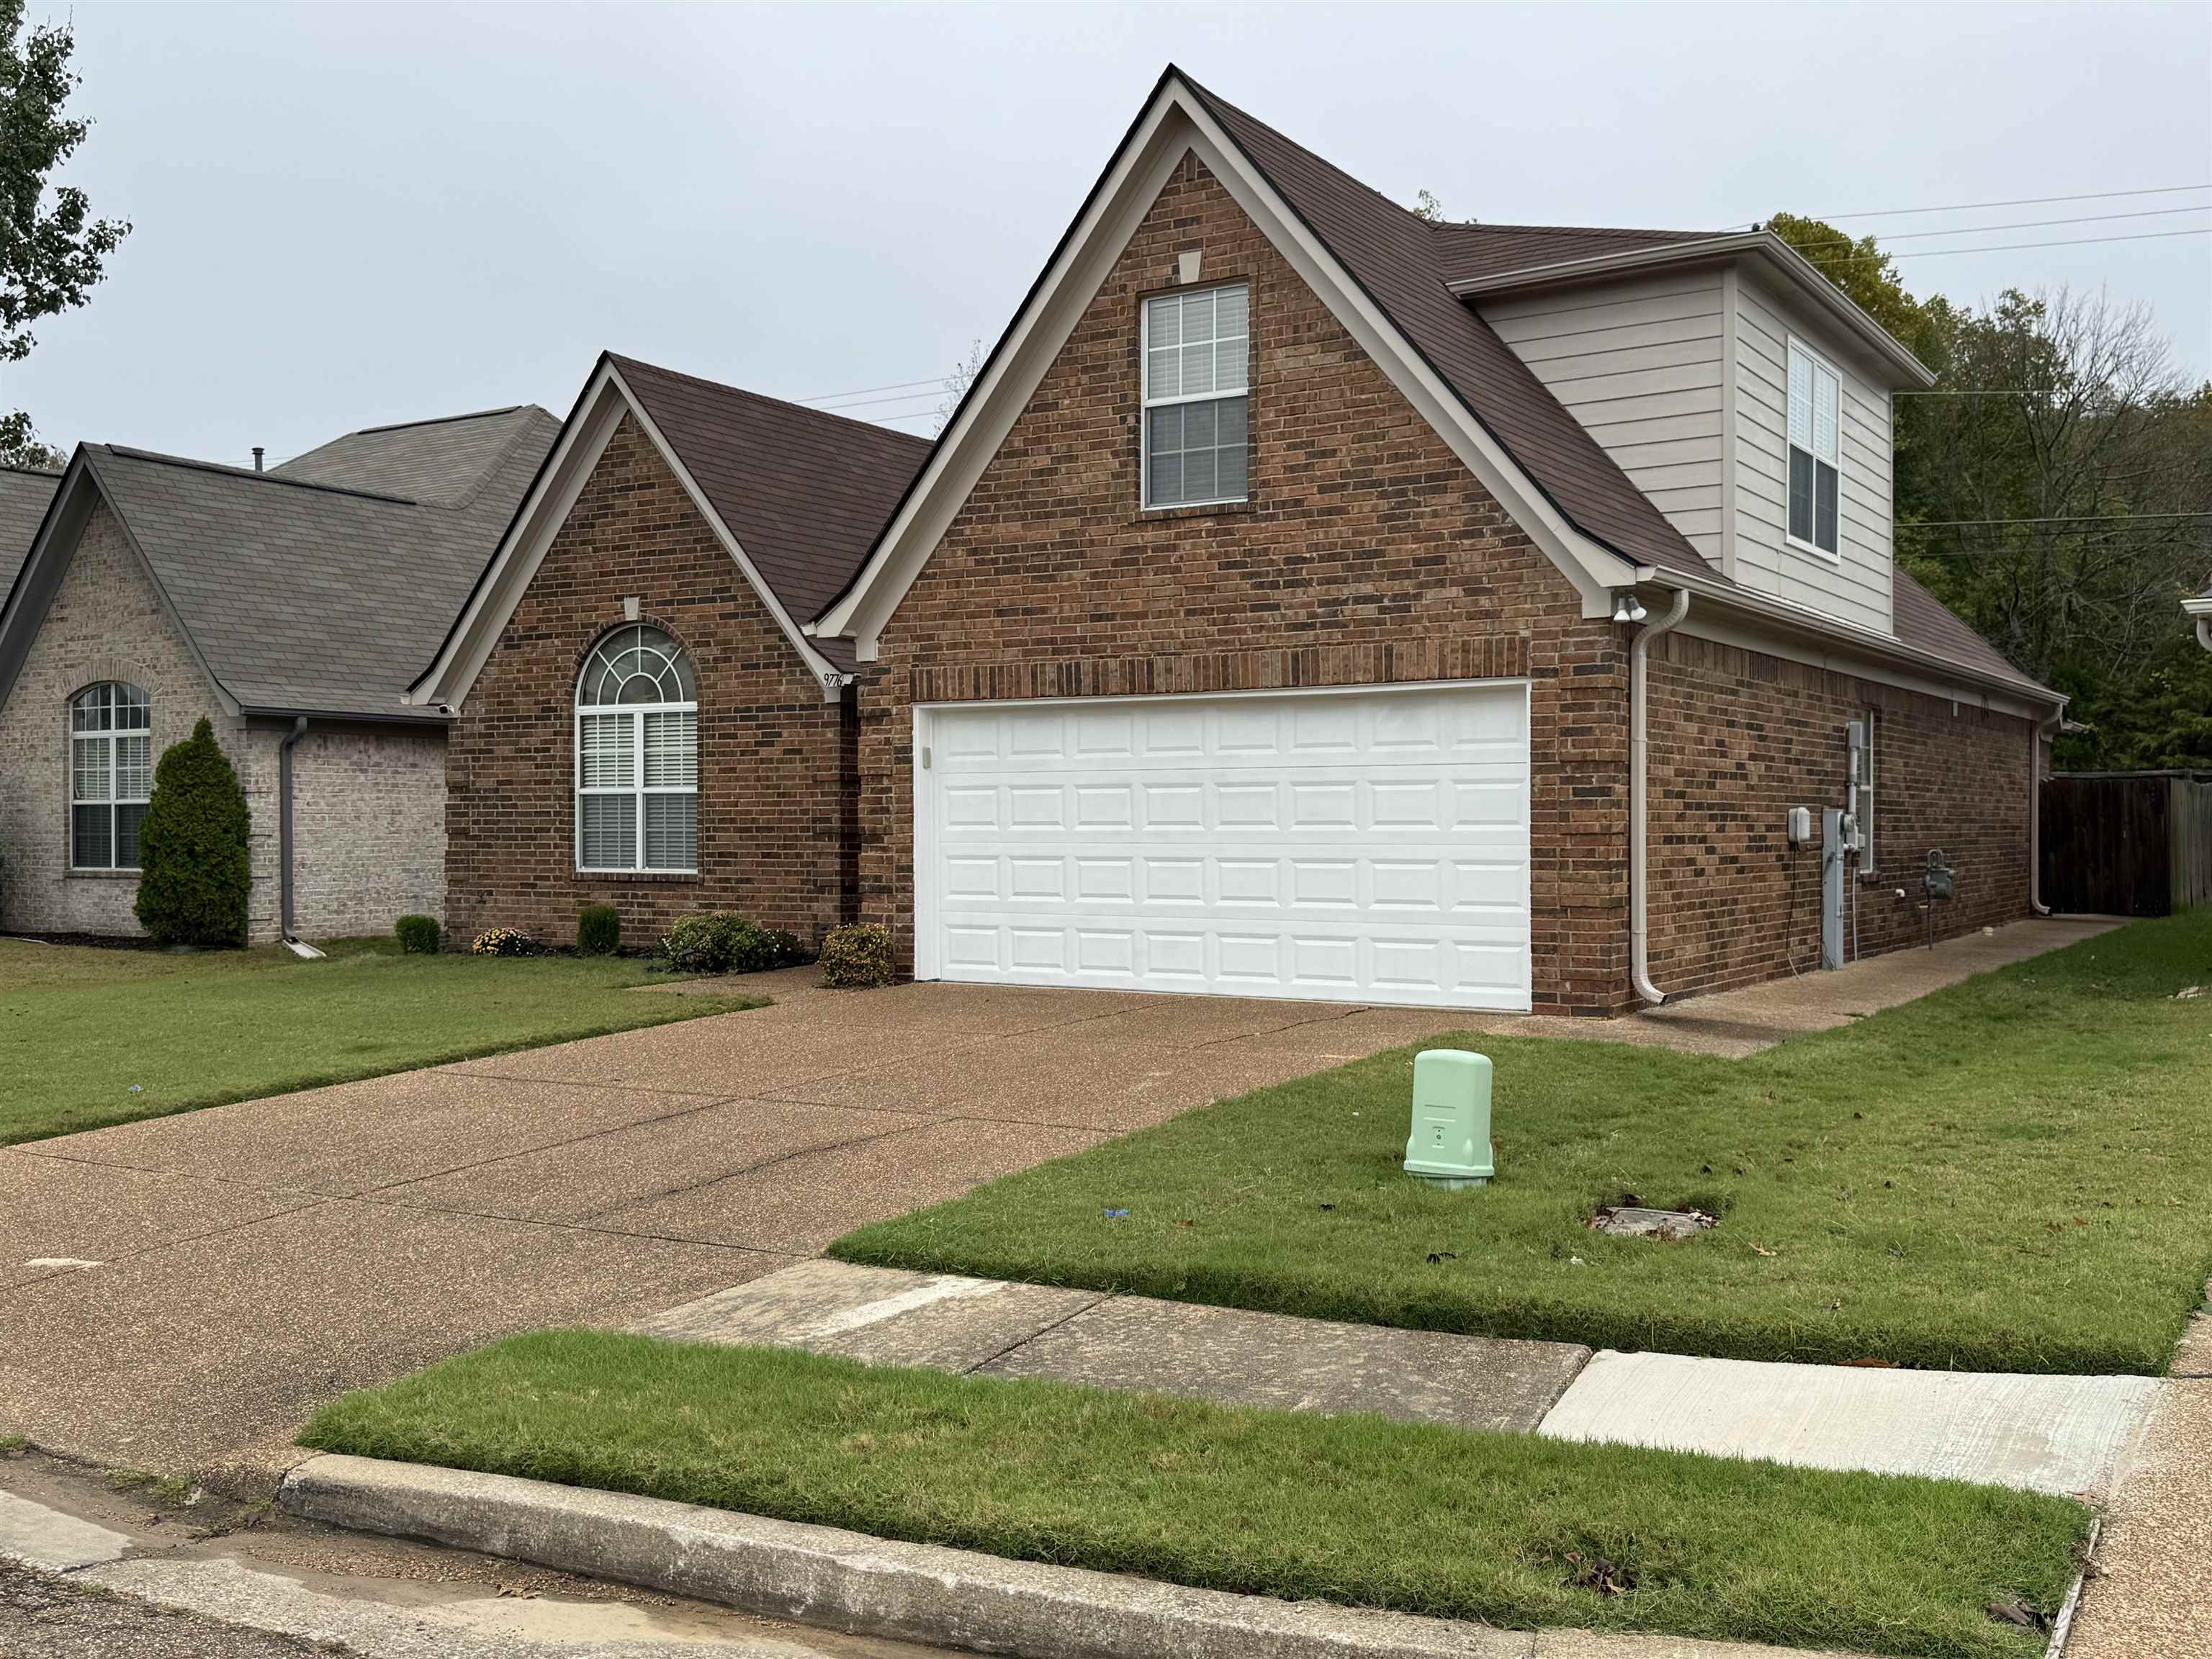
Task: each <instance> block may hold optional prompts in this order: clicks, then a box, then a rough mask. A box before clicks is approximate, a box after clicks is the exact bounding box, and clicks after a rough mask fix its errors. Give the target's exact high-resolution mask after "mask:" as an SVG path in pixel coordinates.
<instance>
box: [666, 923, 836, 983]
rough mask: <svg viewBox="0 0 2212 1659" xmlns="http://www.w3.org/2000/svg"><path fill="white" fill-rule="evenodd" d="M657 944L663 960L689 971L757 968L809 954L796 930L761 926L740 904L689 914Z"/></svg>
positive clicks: (780, 964)
mask: <svg viewBox="0 0 2212 1659" xmlns="http://www.w3.org/2000/svg"><path fill="white" fill-rule="evenodd" d="M657 948H658V951H659V955H660V957H661V959H662V960H663V961H665V963H667V964H668V965H669V966H670V967H671V968H672V969H676V971H678V973H684V974H757V973H760V972H762V971H763V970H764V969H770V968H788V967H790V966H791V965H792V964H793V963H800V962H804V961H805V960H806V949H805V946H804V945H801V944H799V936H798V935H797V934H796V933H786V932H785V931H784V930H783V929H782V928H781V927H755V926H754V925H753V924H752V923H751V922H750V921H746V920H745V918H744V917H743V916H741V915H738V913H737V912H736V911H734V910H708V911H707V912H705V913H703V914H702V915H696V916H686V917H684V920H683V921H679V922H678V923H677V924H676V926H674V927H671V928H670V929H669V930H668V933H667V935H666V936H665V938H664V939H661V941H660V943H659V946H658V947H657Z"/></svg>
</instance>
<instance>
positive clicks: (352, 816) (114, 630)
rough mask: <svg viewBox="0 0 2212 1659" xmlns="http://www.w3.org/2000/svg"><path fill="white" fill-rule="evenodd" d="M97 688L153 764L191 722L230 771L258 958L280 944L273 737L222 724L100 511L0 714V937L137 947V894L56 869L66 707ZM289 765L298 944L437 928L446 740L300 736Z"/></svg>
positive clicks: (262, 729) (123, 881)
mask: <svg viewBox="0 0 2212 1659" xmlns="http://www.w3.org/2000/svg"><path fill="white" fill-rule="evenodd" d="M101 680H125V681H128V682H130V683H131V684H134V685H137V686H141V687H143V688H144V690H146V691H147V693H148V694H149V697H150V698H151V701H152V716H153V737H154V752H155V756H156V757H158V756H159V755H160V754H161V751H162V750H164V749H166V748H167V747H168V746H169V745H170V744H173V743H177V742H180V741H181V740H183V739H184V738H187V737H190V736H191V730H192V726H193V724H194V723H195V722H196V721H197V720H200V719H201V718H202V717H203V716H204V717H205V718H207V719H209V720H212V721H213V722H214V723H215V731H216V741H217V742H219V743H220V744H222V747H223V750H224V752H225V753H227V754H228V756H229V757H230V760H231V764H232V765H234V767H236V768H237V769H238V778H239V782H240V785H241V786H242V787H244V789H245V791H246V805H247V807H248V809H249V810H250V811H252V870H253V893H252V898H251V900H250V901H249V902H248V905H247V924H248V928H249V932H250V934H251V937H252V939H253V940H254V942H255V943H257V944H259V943H265V942H267V941H270V940H272V939H276V937H277V935H278V929H279V917H278V904H279V890H278V880H277V866H276V860H277V852H278V848H277V796H276V759H277V749H278V745H279V744H281V743H282V741H283V735H284V731H285V729H286V728H284V727H283V726H267V725H249V724H247V723H246V722H245V721H242V720H237V719H234V718H233V717H231V716H230V715H228V714H226V713H225V712H224V710H223V708H222V701H221V699H220V698H219V697H218V696H217V695H216V690H215V687H214V685H213V684H210V681H209V679H208V678H207V675H206V673H205V672H204V671H203V670H202V669H201V667H200V665H199V662H198V659H197V658H196V657H195V656H194V654H193V653H192V650H191V645H190V644H189V642H188V641H186V640H185V635H184V634H183V632H182V631H181V630H180V629H179V628H178V627H177V625H176V623H174V622H173V620H172V619H171V617H170V616H169V614H168V611H167V608H166V607H165V606H164V605H162V603H161V595H160V594H159V593H158V592H156V591H155V587H154V585H153V584H152V582H150V581H149V580H148V579H147V576H146V573H145V569H144V568H143V566H142V565H141V564H140V563H139V562H138V557H137V555H136V554H135V553H133V552H132V551H131V548H130V546H129V544H127V543H126V542H125V539H124V537H123V531H122V526H120V525H119V524H118V523H117V521H116V520H115V518H114V516H113V514H112V513H110V512H109V511H108V509H107V508H106V507H105V506H101V507H97V508H95V509H94V512H93V513H92V515H91V517H90V518H89V519H88V520H87V522H86V525H85V529H84V533H83V535H82V538H80V540H79V542H78V544H77V549H76V556H75V557H74V558H72V559H71V560H70V569H69V573H68V574H67V575H66V576H64V578H63V580H62V584H61V587H60V590H59V591H58V592H57V593H56V594H55V596H54V602H53V605H52V609H51V610H49V611H48V612H47V615H46V623H45V624H44V626H43V627H41V628H40V630H39V637H38V639H37V641H35V642H33V645H32V647H31V651H30V654H29V656H28V658H27V659H26V661H25V663H24V665H23V671H22V673H21V675H20V676H19V677H18V678H17V679H16V682H15V689H14V690H12V691H11V692H10V693H9V697H8V702H7V705H6V707H5V708H0V863H4V868H0V927H4V928H5V929H6V930H7V931H9V932H11V933H90V934H101V935H107V936H112V937H124V938H136V937H137V936H138V935H140V934H141V933H143V929H142V928H141V927H139V926H138V919H137V916H136V915H134V914H133V913H132V909H131V906H132V902H133V901H134V900H135V899H136V898H137V888H138V884H137V879H136V878H135V877H133V876H131V875H129V874H113V875H88V874H82V873H72V872H70V868H69V732H68V723H69V700H70V697H71V696H74V695H75V694H76V692H77V691H79V690H82V688H84V687H85V686H88V685H91V684H96V683H98V682H100V681H101ZM295 763H296V766H297V771H296V774H295V781H296V784H297V795H296V799H295V809H294V810H295V819H294V827H295V834H296V842H297V844H296V846H295V859H294V870H295V876H296V878H297V879H298V883H299V888H298V893H297V899H296V903H297V915H296V922H297V925H298V927H299V929H300V932H301V933H302V934H303V935H305V936H306V937H307V938H310V939H315V938H325V939H328V938H337V937H342V936H343V935H347V934H357V933H385V932H388V931H389V930H390V928H391V926H392V919H393V918H394V917H395V916H398V915H401V914H402V913H404V912H405V911H409V910H420V911H423V912H426V913H428V914H429V915H437V914H439V913H440V911H441V910H442V908H444V906H443V902H442V900H443V896H444V891H445V847H446V836H445V811H446V783H445V733H444V732H442V731H433V732H404V731H395V732H386V731H383V730H379V729H376V728H368V727H332V728H331V729H329V730H319V729H317V728H313V727H310V728H309V731H308V733H307V737H306V738H303V739H302V740H301V743H300V745H299V748H298V750H296V751H295Z"/></svg>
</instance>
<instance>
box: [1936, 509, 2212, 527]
mask: <svg viewBox="0 0 2212 1659" xmlns="http://www.w3.org/2000/svg"><path fill="white" fill-rule="evenodd" d="M2149 519H2212V513H2053V514H2051V516H2050V517H2048V518H2042V519H1915V520H1899V527H1900V528H1906V527H1909V528H1911V529H1913V530H1959V529H1964V528H1966V527H1967V526H1978V525H2004V524H2141V523H2142V522H2143V521H2144V520H2149Z"/></svg>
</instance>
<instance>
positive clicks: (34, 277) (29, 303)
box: [0, 0, 131, 466]
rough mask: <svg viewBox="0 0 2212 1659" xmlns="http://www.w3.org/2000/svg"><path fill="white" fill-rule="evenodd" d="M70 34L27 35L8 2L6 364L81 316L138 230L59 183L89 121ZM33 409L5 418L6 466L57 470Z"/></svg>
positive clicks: (2, 143) (1, 435)
mask: <svg viewBox="0 0 2212 1659" xmlns="http://www.w3.org/2000/svg"><path fill="white" fill-rule="evenodd" d="M75 51H76V34H75V33H74V32H73V30H72V29H71V28H70V25H68V24H66V23H64V24H61V25H59V26H56V25H53V24H49V23H41V24H40V25H39V26H38V27H35V28H33V29H32V30H31V31H30V32H29V33H27V34H26V33H24V30H23V0H0V362H9V363H19V362H22V361H23V359H24V358H26V357H27V356H30V355H31V348H32V346H33V344H35V343H36V341H35V339H34V338H33V335H32V334H31V331H30V327H31V325H32V324H33V323H34V322H36V321H38V320H39V319H40V318H42V317H52V316H54V315H56V314H58V313H61V312H64V311H70V310H74V309H75V308H76V307H79V306H82V305H83V304H84V303H85V301H87V300H88V299H89V298H90V297H91V295H92V290H93V289H94V286H96V285H97V284H98V283H99V282H100V278H101V276H103V275H105V274H106V259H107V256H108V255H109V254H111V253H112V252H114V251H115V248H116V245H117V244H118V243H119V242H121V241H122V240H123V239H124V237H125V236H126V235H128V234H130V231H131V227H130V225H129V224H128V223H127V222H123V221H121V220H115V219H94V218H92V217H91V211H92V204H91V203H90V202H89V201H88V200H87V199H86V197H85V193H84V192H83V191H81V190H79V189H77V188H76V186H75V185H52V174H53V172H54V170H55V169H56V168H57V167H60V166H61V165H62V164H63V163H64V162H65V161H68V160H69V158H70V156H71V155H74V154H76V149H77V147H78V146H79V145H80V144H82V143H83V142H84V138H85V134H86V133H87V132H88V131H90V130H91V126H92V124H91V123H90V122H89V121H86V120H82V119H80V118H73V117H70V116H69V115H67V114H65V113H64V106H66V105H67V104H68V102H69V99H70V94H71V93H72V92H74V91H75V90H76V88H77V86H78V85H79V84H80V82H81V81H82V77H81V76H78V75H77V74H76V72H75V71H74V70H71V69H70V55H71V54H72V53H73V52H75ZM58 456H59V452H58V451H57V450H55V449H54V448H52V447H51V446H50V445H47V444H46V443H43V442H41V441H40V440H39V437H38V435H37V433H36V432H35V431H34V430H33V427H32V424H31V416H30V415H29V413H28V412H27V410H15V412H14V413H13V414H9V415H6V416H0V462H5V463H6V464H8V465H16V466H25V465H29V466H42V465H52V463H53V461H54V460H55V459H58Z"/></svg>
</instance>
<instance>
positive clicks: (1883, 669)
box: [1652, 570, 2068, 715]
mask: <svg viewBox="0 0 2212 1659" xmlns="http://www.w3.org/2000/svg"><path fill="white" fill-rule="evenodd" d="M1652 580H1654V582H1655V583H1656V585H1658V586H1662V587H1685V588H1687V589H1689V590H1690V591H1691V592H1693V593H1695V594H1696V595H1698V597H1699V599H1700V600H1701V601H1702V603H1701V605H1700V606H1699V610H1698V611H1696V612H1695V613H1693V614H1692V617H1691V619H1690V620H1689V621H1687V622H1685V623H1683V624H1682V628H1681V631H1682V632H1683V633H1685V634H1690V635H1699V636H1702V637H1705V638H1710V639H1717V640H1719V641H1722V642H1723V643H1727V644H1738V645H1744V646H1747V647H1750V648H1753V649H1756V650H1764V651H1766V652H1768V653H1770V654H1772V655H1775V656H1779V657H1784V658H1787V659H1789V660H1790V661H1793V662H1802V663H1806V664H1809V665H1812V666H1814V667H1816V668H1829V669H1833V670H1834V671H1836V672H1837V673H1839V674H1850V675H1853V676H1855V677H1857V678H1861V679H1872V680H1878V681H1881V682H1882V683H1884V684H1891V685H1898V686H1902V687H1904V688H1905V690H1913V691H1923V692H1926V693H1927V694H1929V696H1942V697H1948V698H1950V699H1951V700H1953V701H1954V702H1974V703H1976V704H1978V705H1979V706H1983V707H1987V708H2002V709H2003V710H2004V712H2006V713H2008V714H2022V715H2026V714H2028V713H2029V712H2030V711H2037V710H2044V709H2063V708H2065V706H2066V703H2067V701H2068V699H2067V697H2066V695H2065V694H2064V693H2063V692H2059V691H2053V690H2050V689H2049V688H2047V687H2044V686H2037V685H2032V684H2027V682H2025V681H2023V680H2015V679H2009V678H2006V677H2004V676H2003V675H2001V674H1990V673H1985V672H1983V671H1980V670H1978V669H1973V668H1969V667H1966V666H1965V665H1962V664H1960V663H1957V662H1954V661H1952V660H1951V659H1948V658H1946V657H1939V656H1936V655H1935V654H1933V653H1929V652H1926V651H1922V650H1919V649H1918V648H1917V647H1913V646H1910V645H1907V644H1905V642H1904V641H1902V640H1899V639H1895V638H1893V637H1891V636H1890V635H1886V634H1876V633H1872V632H1870V631H1869V630H1867V629H1860V628H1854V627H1852V626H1851V625H1850V624H1849V623H1841V622H1838V621H1836V620H1835V619H1834V618H1832V617H1825V616H1822V615H1820V613H1819V612H1817V611H1808V610H1805V609H1803V608H1802V607H1800V606H1797V605H1790V604H1789V603H1788V602H1787V601H1784V600H1780V599H1768V598H1765V596H1763V595H1760V594H1756V593H1753V592H1748V591H1747V590H1746V589H1744V588H1741V587H1736V586H1731V585H1729V584H1727V583H1723V582H1716V581H1714V580H1711V579H1710V578H1708V577H1702V576H1697V575H1692V574H1687V573H1685V572H1678V571H1673V570H1664V571H1661V572H1660V573H1659V574H1658V575H1657V576H1656V577H1654V578H1653V579H1652ZM1724 618H1725V619H1726V620H1723V619H1724ZM1730 623H1733V624H1734V625H1733V626H1731V625H1729V624H1730Z"/></svg>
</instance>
